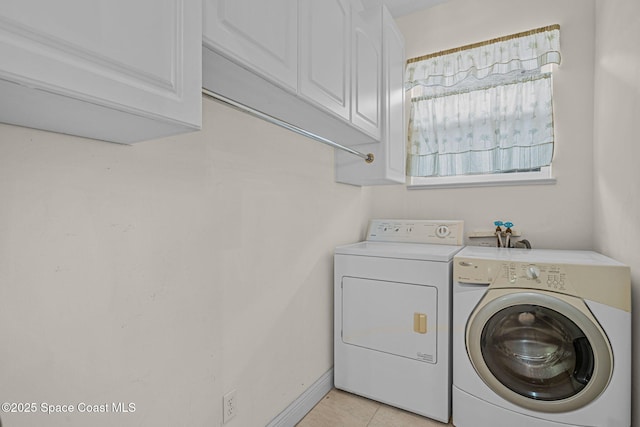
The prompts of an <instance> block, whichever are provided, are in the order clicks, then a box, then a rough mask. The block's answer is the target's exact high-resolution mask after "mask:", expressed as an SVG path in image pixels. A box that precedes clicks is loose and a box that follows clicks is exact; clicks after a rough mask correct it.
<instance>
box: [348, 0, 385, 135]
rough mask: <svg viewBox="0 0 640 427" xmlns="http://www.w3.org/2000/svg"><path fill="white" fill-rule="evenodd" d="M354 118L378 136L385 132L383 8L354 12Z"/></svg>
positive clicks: (353, 121) (361, 126)
mask: <svg viewBox="0 0 640 427" xmlns="http://www.w3.org/2000/svg"><path fill="white" fill-rule="evenodd" d="M352 22H353V26H352V30H353V32H352V37H353V42H352V43H353V61H354V62H353V65H352V66H353V77H352V84H353V87H352V104H351V122H352V123H353V124H354V125H356V126H358V127H359V128H361V129H362V130H363V131H365V132H367V133H368V134H369V135H371V136H372V137H373V138H375V139H380V136H381V118H382V114H381V113H382V112H381V105H382V40H381V39H382V28H381V26H382V23H381V16H380V12H379V9H374V10H365V11H363V12H360V13H354V14H353V15H352Z"/></svg>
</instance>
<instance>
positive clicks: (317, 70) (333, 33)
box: [299, 0, 351, 120]
mask: <svg viewBox="0 0 640 427" xmlns="http://www.w3.org/2000/svg"><path fill="white" fill-rule="evenodd" d="M299 22H300V94H301V95H302V96H304V97H305V98H307V99H310V100H311V101H312V102H314V103H316V104H319V105H320V106H322V107H324V108H326V109H328V110H330V111H332V112H333V113H335V114H337V115H339V116H341V117H343V118H345V119H347V120H349V116H350V98H351V86H350V80H351V78H350V72H351V57H350V48H351V42H350V40H351V29H350V27H351V6H350V3H349V1H348V0H321V1H318V0H300V21H299Z"/></svg>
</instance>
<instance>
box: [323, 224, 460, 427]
mask: <svg viewBox="0 0 640 427" xmlns="http://www.w3.org/2000/svg"><path fill="white" fill-rule="evenodd" d="M462 237H463V222H462V221H405V220H403V221H400V220H373V221H371V223H370V225H369V230H368V233H367V240H366V241H364V242H360V243H356V244H352V245H346V246H340V247H337V248H336V250H335V280H334V283H335V285H334V295H335V329H334V356H335V359H334V382H335V386H336V387H337V388H339V389H342V390H345V391H348V392H351V393H355V394H359V395H362V396H365V397H367V398H370V399H373V400H377V401H380V402H383V403H386V404H389V405H392V406H395V407H398V408H402V409H405V410H407V411H411V412H415V413H417V414H420V415H424V416H427V417H430V418H433V419H436V420H439V421H442V422H449V418H450V414H451V331H450V324H451V285H452V261H453V256H454V255H455V254H456V253H457V252H458V251H459V250H460V249H462V246H461V244H462Z"/></svg>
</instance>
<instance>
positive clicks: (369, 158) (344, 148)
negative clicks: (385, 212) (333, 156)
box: [202, 88, 374, 163]
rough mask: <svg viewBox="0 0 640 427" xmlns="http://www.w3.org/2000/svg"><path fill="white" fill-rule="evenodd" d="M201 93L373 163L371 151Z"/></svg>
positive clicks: (212, 93)
mask: <svg viewBox="0 0 640 427" xmlns="http://www.w3.org/2000/svg"><path fill="white" fill-rule="evenodd" d="M202 93H203V94H204V95H206V96H208V97H210V98H213V99H215V100H217V101H220V102H223V103H225V104H227V105H229V106H231V107H233V108H235V109H236V110H240V111H242V112H245V113H249V114H251V115H252V116H255V117H258V118H259V119H262V120H266V121H267V122H269V123H272V124H274V125H277V126H280V127H283V128H285V129H288V130H290V131H293V132H295V133H297V134H300V135H302V136H306V137H308V138H311V139H313V140H315V141H318V142H321V143H323V144H326V145H329V146H331V147H333V148H337V149H339V150H342V151H346V152H347V153H350V154H353V155H354V156H358V157H360V158H362V159H364V161H365V162H367V163H373V160H374V156H373V153H368V154H364V153H361V152H360V151H356V150H354V149H353V148H350V147H347V146H345V145H342V144H338V143H337V142H334V141H331V140H330V139H327V138H323V137H321V136H319V135H316V134H315V133H311V132H309V131H306V130H304V129H302V128H299V127H298V126H294V125H292V124H291V123H287V122H285V121H283V120H280V119H277V118H275V117H273V116H270V115H268V114H265V113H263V112H261V111H258V110H255V109H253V108H251V107H247V106H246V105H243V104H240V103H238V102H236V101H234V100H232V99H229V98H227V97H226V96H223V95H220V94H217V93H214V92H211V91H210V90H208V89H205V88H202Z"/></svg>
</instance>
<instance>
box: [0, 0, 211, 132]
mask: <svg viewBox="0 0 640 427" xmlns="http://www.w3.org/2000/svg"><path fill="white" fill-rule="evenodd" d="M199 15H200V3H199V1H184V0H139V1H136V2H129V1H126V0H94V1H91V2H86V1H83V0H58V1H56V2H48V1H43V0H4V1H2V2H1V3H0V57H2V58H3V61H2V62H1V63H0V78H1V79H3V80H5V81H6V82H12V83H15V84H16V85H17V86H18V87H10V86H9V84H8V83H4V84H3V88H7V89H6V91H7V92H6V93H7V96H8V94H9V93H10V94H11V96H12V97H13V98H14V99H15V101H16V102H18V104H19V105H17V108H16V109H15V110H13V111H11V110H9V109H6V108H3V109H2V111H0V120H1V121H5V122H8V123H14V124H20V125H23V126H31V127H40V128H44V129H49V130H55V131H59V132H65V133H70V134H77V135H82V136H88V137H91V138H98V139H105V140H109V141H115V142H135V141H136V140H139V138H142V139H147V138H152V137H156V136H163V135H167V134H172V133H179V132H183V131H186V130H193V129H199V128H200V124H201V89H200V86H201V65H200V64H201V56H200V43H201V41H200V40H201V36H200V35H199V33H200V32H201V25H200V23H201V21H200V18H199ZM4 92H5V89H3V93H4ZM56 96H58V97H60V98H56ZM61 97H65V98H67V99H65V100H62V98H61ZM39 99H41V100H42V102H46V103H48V105H49V108H50V109H55V107H56V99H60V102H61V103H63V104H64V105H65V108H68V109H70V110H69V111H62V112H61V111H51V110H49V111H50V114H51V115H55V116H58V117H57V118H56V120H55V122H54V123H51V125H50V126H49V125H47V123H48V122H49V121H50V120H49V119H48V118H47V117H43V116H46V115H47V110H42V108H41V106H40V105H39V104H38V100H39ZM89 104H91V105H89ZM101 109H110V110H113V111H109V112H106V111H105V114H106V116H108V117H110V120H114V121H113V122H107V125H109V124H110V125H111V126H113V127H114V128H115V127H119V126H120V122H119V119H118V117H124V115H129V116H135V117H127V118H126V119H124V122H126V123H127V124H126V126H125V127H124V128H120V129H113V130H112V131H109V130H106V131H103V130H100V131H97V130H96V131H95V132H94V131H93V129H92V127H91V126H90V125H89V126H87V124H86V123H78V124H77V127H78V129H80V128H82V129H83V130H82V131H79V130H78V129H76V128H75V127H74V120H76V121H77V120H78V117H75V116H74V114H76V113H77V114H79V115H80V116H82V117H86V119H91V120H95V121H99V120H100V119H101V117H100V114H98V112H99V111H100V110H101ZM19 110H22V112H21V111H19ZM89 111H95V113H96V114H97V115H95V116H94V115H92V114H91V113H89ZM154 122H157V123H158V128H157V129H154ZM101 125H102V124H101ZM98 127H99V126H98ZM129 127H132V128H131V129H130V130H131V135H135V136H133V137H129V136H128V130H129V129H128V128H129ZM141 127H145V128H146V129H147V130H146V131H145V130H144V129H140V128H141ZM134 128H135V129H134ZM96 129H97V127H96Z"/></svg>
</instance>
